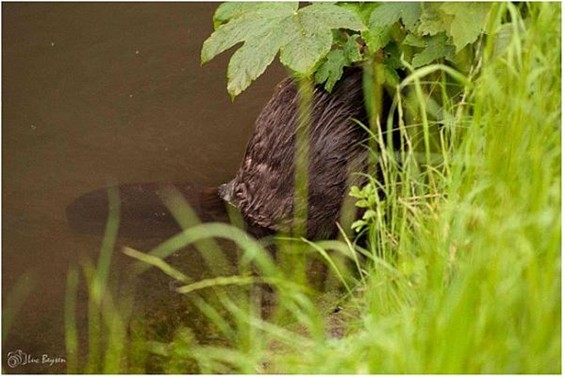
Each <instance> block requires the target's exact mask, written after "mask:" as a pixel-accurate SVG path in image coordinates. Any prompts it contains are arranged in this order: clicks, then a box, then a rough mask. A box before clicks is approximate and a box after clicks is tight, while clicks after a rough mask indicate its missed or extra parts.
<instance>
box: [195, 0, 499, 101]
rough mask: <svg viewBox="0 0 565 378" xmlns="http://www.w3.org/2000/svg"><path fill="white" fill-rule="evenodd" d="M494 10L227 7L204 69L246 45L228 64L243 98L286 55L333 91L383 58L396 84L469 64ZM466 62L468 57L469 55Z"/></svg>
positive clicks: (296, 68) (217, 19)
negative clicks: (429, 69) (448, 65)
mask: <svg viewBox="0 0 565 378" xmlns="http://www.w3.org/2000/svg"><path fill="white" fill-rule="evenodd" d="M490 10H491V4H490V3H452V2H445V3H416V2H402V3H314V4H311V5H307V6H304V7H299V4H298V2H276V3H269V2H260V3H224V4H221V5H220V6H219V7H218V9H217V10H216V12H215V14H214V27H215V31H214V33H212V35H211V36H210V37H209V38H208V39H207V40H206V41H205V42H204V45H203V47H202V52H201V61H202V64H205V63H207V62H209V61H210V60H212V59H213V58H214V57H216V56H217V55H219V54H221V53H223V52H225V51H226V50H228V49H230V48H232V47H234V46H236V45H239V47H238V48H237V50H236V51H235V52H234V54H233V56H232V57H231V59H230V62H229V64H228V72H227V77H228V85H227V88H228V92H229V94H230V95H231V96H232V98H235V97H236V96H237V95H239V94H240V93H241V92H243V91H244V90H245V89H247V88H248V87H249V85H250V84H251V83H252V82H253V81H254V80H255V79H257V78H258V77H259V76H260V75H261V74H262V73H263V72H264V71H265V69H266V68H267V67H268V66H269V65H270V64H271V63H272V62H273V60H274V59H275V56H276V55H277V54H279V57H280V61H281V63H282V64H283V65H284V66H285V67H287V68H288V69H289V70H290V71H291V72H293V73H294V74H296V75H307V76H313V77H314V79H315V81H316V83H317V84H322V83H325V88H326V90H328V91H331V90H332V88H333V86H334V85H335V83H336V82H337V81H338V80H339V79H340V78H341V75H342V73H343V69H344V67H347V66H350V65H353V64H355V63H357V62H361V61H363V60H367V59H372V58H373V57H375V56H383V57H384V59H383V63H384V64H385V66H386V68H387V72H388V73H389V74H391V73H392V75H389V76H390V77H391V78H392V79H393V80H394V79H395V78H396V81H397V80H398V73H397V72H398V71H401V70H404V69H405V67H404V66H402V64H401V63H400V62H401V57H402V58H403V59H404V60H405V61H406V62H408V63H410V64H411V65H412V66H413V67H421V66H424V65H427V64H430V63H436V62H438V61H441V60H447V61H449V62H452V63H454V64H455V62H457V61H460V60H461V59H458V57H459V56H469V54H468V52H465V50H466V49H469V48H472V45H473V44H475V43H476V42H477V41H478V40H479V38H480V36H481V35H482V33H484V31H485V25H486V22H487V20H488V17H489V13H490ZM465 54H466V55H465Z"/></svg>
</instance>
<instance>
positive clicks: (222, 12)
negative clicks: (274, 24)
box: [214, 2, 272, 29]
mask: <svg viewBox="0 0 565 378" xmlns="http://www.w3.org/2000/svg"><path fill="white" fill-rule="evenodd" d="M271 4H272V3H269V2H258V3H255V2H244V3H236V2H226V3H222V4H220V6H219V7H218V8H217V9H216V12H214V28H216V29H217V28H218V26H220V25H221V24H223V23H226V22H228V21H229V20H230V19H232V18H236V17H238V16H242V15H244V14H245V13H249V12H253V11H257V10H260V9H262V8H265V9H267V8H269V7H270V6H271Z"/></svg>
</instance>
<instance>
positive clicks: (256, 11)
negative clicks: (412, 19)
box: [201, 2, 366, 97]
mask: <svg viewBox="0 0 565 378" xmlns="http://www.w3.org/2000/svg"><path fill="white" fill-rule="evenodd" d="M267 5H268V6H267ZM267 5H265V3H252V4H251V5H243V4H238V3H233V5H229V6H228V5H225V6H222V7H220V8H219V9H218V11H217V12H216V15H215V20H216V21H217V23H221V22H225V21H227V22H226V23H223V24H221V25H219V27H218V28H217V30H216V31H215V32H214V33H213V34H212V35H211V36H210V38H208V39H207V40H206V41H205V42H204V45H203V46H202V52H201V61H202V63H203V64H204V63H206V62H208V61H210V60H211V59H213V58H214V57H215V56H217V55H218V54H221V53H222V52H224V51H226V50H227V49H229V48H231V47H233V46H235V45H236V44H238V43H241V42H243V46H241V47H240V48H239V49H238V50H237V51H236V52H235V53H234V55H233V57H232V58H231V60H230V63H229V65H228V92H229V93H230V95H231V96H232V97H235V96H237V95H238V94H239V93H241V92H242V91H244V90H245V89H246V88H247V87H248V86H249V85H250V84H251V82H252V81H253V80H255V79H256V78H257V77H259V75H261V74H262V73H263V72H264V71H265V69H266V68H267V66H268V65H269V64H270V63H271V62H272V61H273V59H274V58H275V56H276V54H277V53H278V52H280V60H281V63H282V64H283V65H285V66H286V67H288V68H290V69H291V70H292V71H295V72H296V73H298V74H304V75H309V74H311V73H312V71H313V70H314V68H315V67H316V65H317V64H318V62H319V61H320V60H321V59H323V58H324V57H325V56H326V55H327V54H328V53H329V52H330V49H331V46H332V41H333V37H332V30H333V29H351V30H364V29H366V28H365V26H364V25H363V23H362V22H361V20H360V19H359V16H358V15H357V14H355V13H354V12H352V11H350V10H347V9H344V8H341V7H339V6H337V5H332V4H327V3H316V4H313V5H309V6H306V7H304V8H301V9H298V3H296V2H293V3H267Z"/></svg>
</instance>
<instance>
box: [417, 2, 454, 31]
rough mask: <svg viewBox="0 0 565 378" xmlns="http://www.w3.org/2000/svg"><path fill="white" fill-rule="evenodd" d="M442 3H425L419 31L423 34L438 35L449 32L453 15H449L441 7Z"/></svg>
mask: <svg viewBox="0 0 565 378" xmlns="http://www.w3.org/2000/svg"><path fill="white" fill-rule="evenodd" d="M440 7H441V3H424V7H423V11H422V17H421V19H420V24H419V25H418V28H417V31H418V33H419V34H421V35H436V34H439V33H443V32H447V33H448V32H449V30H450V28H451V23H452V22H453V16H449V15H447V14H446V13H444V12H443V11H442V10H441V9H440Z"/></svg>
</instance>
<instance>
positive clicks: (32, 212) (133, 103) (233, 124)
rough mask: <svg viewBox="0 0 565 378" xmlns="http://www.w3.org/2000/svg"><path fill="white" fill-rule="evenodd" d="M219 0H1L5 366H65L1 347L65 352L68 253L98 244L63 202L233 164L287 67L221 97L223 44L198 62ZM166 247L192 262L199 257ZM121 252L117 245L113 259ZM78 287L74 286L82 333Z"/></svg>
mask: <svg viewBox="0 0 565 378" xmlns="http://www.w3.org/2000/svg"><path fill="white" fill-rule="evenodd" d="M217 5H218V4H217V3H187V4H176V3H175V4H173V3H166V4H150V3H138V4H133V3H129V4H128V3H123V4H121V3H97V4H73V3H59V4H49V3H29V4H22V3H19V4H18V3H4V4H3V20H2V21H3V40H2V46H3V58H2V59H3V61H2V63H3V71H2V79H3V87H2V94H3V96H2V97H3V103H2V105H3V113H2V138H3V139H2V147H3V155H2V158H3V165H2V169H3V171H2V172H3V176H2V179H3V187H2V189H3V197H2V199H3V210H2V216H3V217H2V218H3V230H2V236H3V243H2V252H3V253H2V263H3V269H2V284H3V289H2V293H3V309H5V306H6V304H7V301H8V300H10V299H12V300H19V301H22V305H21V309H20V311H19V312H18V313H17V314H16V316H15V318H14V322H13V324H12V326H11V328H10V329H9V330H8V332H7V333H4V334H3V335H2V336H3V356H2V360H3V369H4V371H5V372H8V373H9V372H53V373H55V372H64V371H65V366H64V364H62V363H57V362H55V363H53V364H52V365H50V364H49V363H43V362H41V361H40V362H34V361H32V362H29V363H27V364H25V365H24V364H20V366H17V367H15V368H11V367H9V366H7V365H6V358H7V354H8V353H10V352H13V351H17V350H22V352H23V353H26V354H27V355H28V356H31V357H33V358H39V359H41V358H42V355H43V354H46V355H48V356H49V357H52V358H65V344H64V294H65V280H66V273H67V270H68V266H69V263H71V262H73V261H76V258H77V256H78V255H80V254H87V255H89V256H91V257H92V258H93V259H94V258H96V257H97V255H98V252H99V248H100V243H101V238H100V237H99V236H96V235H84V234H78V233H76V232H73V231H72V230H71V229H70V227H69V225H68V224H67V221H66V218H65V208H66V207H67V206H68V205H69V203H71V202H72V201H73V200H75V199H76V198H78V197H80V196H81V195H82V194H84V193H86V192H89V191H92V190H95V189H98V188H102V187H104V186H106V185H107V184H108V183H109V182H112V181H117V182H120V183H135V182H182V181H190V182H194V183H197V184H201V185H218V184H220V183H223V182H226V181H227V180H229V179H230V178H231V177H232V175H233V173H234V172H235V170H236V169H237V167H238V165H239V163H240V159H241V157H242V155H243V153H244V148H245V145H246V142H247V139H248V137H249V135H250V133H251V130H252V127H253V122H254V119H255V117H256V116H257V115H258V113H259V111H260V109H261V107H262V106H263V105H264V104H265V102H266V101H267V100H268V98H269V97H270V96H271V94H272V91H273V88H274V86H275V85H276V83H277V82H278V81H279V80H280V79H281V78H282V77H283V76H284V70H283V69H282V68H280V67H275V68H273V69H270V70H269V71H268V72H267V73H266V74H265V75H264V76H263V77H262V78H261V79H260V80H259V81H258V82H257V83H256V84H255V85H253V86H252V87H251V89H250V90H248V91H247V92H246V93H244V94H243V95H241V96H240V98H238V99H237V101H236V102H235V103H232V102H231V100H230V99H229V96H228V95H227V93H226V90H225V69H226V62H227V56H222V57H220V58H219V59H217V60H215V61H214V62H212V63H210V64H209V65H207V66H205V67H200V62H199V55H200V47H201V45H202V42H203V41H204V39H205V38H206V37H207V36H208V35H209V34H210V33H211V31H212V22H211V17H212V14H213V11H214V9H215V8H216V7H217ZM159 241H160V240H158V239H154V240H143V241H142V240H128V241H123V240H122V241H120V242H121V243H125V244H130V245H133V246H136V247H138V248H140V249H142V248H149V247H151V246H153V245H155V244H157V243H158V242H159ZM177 259H178V260H179V261H184V263H185V264H184V265H185V266H186V267H187V268H190V267H192V269H194V270H195V271H200V270H201V267H200V266H199V264H200V262H199V260H198V259H195V258H194V259H192V260H190V259H187V258H186V257H183V256H180V257H177ZM130 262H131V260H130V259H129V258H127V257H125V256H121V255H117V256H115V257H114V259H113V261H112V264H113V266H114V267H118V270H119V267H121V266H126V265H127V264H129V263H130ZM23 276H25V277H28V278H22V277H23ZM154 276H155V277H159V275H158V274H155V275H154ZM18 279H23V280H24V281H21V282H29V283H30V285H32V286H30V288H31V294H30V295H29V296H26V297H25V298H24V297H17V298H14V297H10V293H11V292H12V289H13V288H14V285H15V283H16V282H17V281H18ZM155 279H160V280H162V281H165V278H155ZM147 284H148V285H152V284H153V283H152V282H148V283H147ZM148 293H149V291H148ZM148 295H155V296H158V295H159V291H158V290H156V291H155V292H153V293H151V294H148ZM86 300H87V296H86V295H85V294H84V293H81V294H80V295H79V298H78V307H79V311H78V313H77V314H78V317H79V318H78V322H79V326H80V327H82V328H81V329H80V330H79V331H80V332H81V333H82V334H84V333H85V329H84V325H85V321H86V318H85V316H84V315H85V312H84V311H83V310H84V308H85V307H86ZM150 300H152V298H150ZM83 352H84V351H83Z"/></svg>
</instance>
